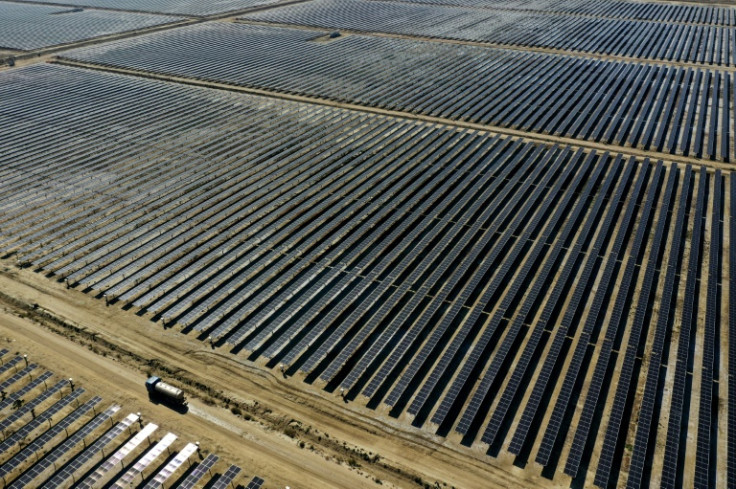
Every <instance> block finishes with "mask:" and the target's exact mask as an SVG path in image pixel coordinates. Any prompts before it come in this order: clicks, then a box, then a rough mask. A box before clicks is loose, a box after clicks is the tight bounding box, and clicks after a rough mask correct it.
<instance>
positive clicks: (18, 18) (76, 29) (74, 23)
mask: <svg viewBox="0 0 736 489" xmlns="http://www.w3.org/2000/svg"><path fill="white" fill-rule="evenodd" d="M181 20H182V18H180V17H172V16H164V15H152V14H138V13H132V12H130V13H128V12H110V11H105V10H80V9H72V8H70V7H61V6H59V7H52V6H49V5H38V4H22V3H14V2H0V49H17V50H21V51H29V50H34V49H40V48H46V47H51V46H56V45H60V44H68V43H73V42H79V41H85V40H88V39H93V38H96V37H102V36H107V35H110V34H116V33H120V32H126V31H134V30H138V29H145V28H148V27H153V26H158V25H165V24H170V23H173V22H179V21H181Z"/></svg>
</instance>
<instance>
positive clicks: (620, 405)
mask: <svg viewBox="0 0 736 489" xmlns="http://www.w3.org/2000/svg"><path fill="white" fill-rule="evenodd" d="M673 170H674V169H673ZM691 176H692V168H691V167H689V166H688V167H686V168H685V175H684V176H683V184H682V188H681V193H680V199H679V203H678V212H677V217H676V220H675V229H674V237H675V239H674V240H673V242H672V245H671V247H670V254H669V259H668V265H667V270H666V274H665V278H664V281H663V282H662V283H663V287H664V290H663V293H662V299H661V305H660V309H659V311H660V312H659V317H658V318H657V324H656V330H655V339H654V342H653V344H652V351H651V358H652V359H651V360H650V365H649V369H648V371H647V378H646V383H645V387H644V396H643V401H642V404H641V407H640V412H639V418H638V422H637V429H636V436H635V441H634V449H633V454H632V462H633V461H636V466H634V465H632V469H631V470H630V473H629V480H631V481H632V482H633V481H635V480H636V479H637V478H636V473H637V472H640V471H643V469H644V462H643V460H644V459H645V457H646V452H647V447H648V440H649V430H650V427H651V422H652V417H653V411H654V408H655V401H654V397H655V395H656V391H657V389H658V383H659V371H660V363H661V355H662V350H663V348H664V341H665V337H666V336H667V330H668V322H669V310H670V304H671V302H672V301H673V300H674V299H675V297H674V295H673V294H676V288H675V287H674V285H675V284H676V281H675V276H676V273H677V263H678V262H679V260H680V250H681V244H682V239H681V237H682V235H683V229H684V225H685V215H686V211H687V206H686V202H687V198H688V195H689V189H690V183H691V179H692V178H691ZM671 178H672V177H671ZM632 340H637V339H636V338H632ZM637 354H638V340H637V344H636V345H634V344H631V345H629V347H628V348H627V351H626V357H625V361H624V365H623V369H622V371H621V373H620V378H619V383H618V385H617V386H616V393H615V398H614V407H613V409H612V411H611V414H610V416H609V422H608V427H607V428H606V433H605V437H604V442H603V447H602V450H601V454H600V457H599V462H598V467H597V469H596V474H595V485H597V486H599V487H607V486H608V483H609V479H610V477H611V469H612V466H613V463H614V456H615V452H616V450H617V443H618V440H619V432H620V430H621V429H622V428H624V427H623V426H622V425H621V420H622V418H623V415H624V410H625V409H626V404H627V402H628V401H627V398H628V392H629V389H630V382H631V376H632V373H633V365H634V361H635V357H636V355H637ZM632 474H633V476H632Z"/></svg>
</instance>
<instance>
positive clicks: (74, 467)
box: [42, 406, 138, 489]
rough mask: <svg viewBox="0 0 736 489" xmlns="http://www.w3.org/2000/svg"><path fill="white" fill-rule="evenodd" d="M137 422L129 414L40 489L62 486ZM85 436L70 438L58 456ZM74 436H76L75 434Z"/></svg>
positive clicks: (134, 417) (132, 415) (136, 418)
mask: <svg viewBox="0 0 736 489" xmlns="http://www.w3.org/2000/svg"><path fill="white" fill-rule="evenodd" d="M116 407H117V406H116ZM118 409H119V408H118ZM95 419H97V418H95ZM137 420H138V416H137V415H136V414H129V415H128V416H127V417H126V418H125V419H123V420H122V421H120V422H119V423H117V424H116V425H115V426H113V427H112V428H111V429H109V430H108V431H107V432H106V433H105V434H104V435H102V436H101V437H100V438H98V439H97V440H95V442H94V443H92V444H91V445H89V446H88V447H87V448H86V449H85V450H83V451H82V452H81V453H80V454H79V455H77V456H76V457H74V459H73V460H72V461H71V462H69V463H68V464H66V465H65V466H64V467H63V468H62V469H61V470H60V471H58V472H57V473H56V474H55V475H54V477H53V478H52V479H50V480H48V481H47V482H46V483H45V484H44V485H43V486H42V487H43V488H44V489H51V488H56V487H59V486H60V485H62V484H64V483H65V482H66V480H67V479H69V478H70V477H72V476H73V475H74V474H75V473H76V472H77V471H78V470H79V469H81V468H82V467H83V466H84V465H85V464H86V463H87V462H89V461H90V460H92V458H93V457H94V456H95V455H97V454H98V453H99V452H101V451H102V449H103V448H105V447H106V446H107V445H108V444H109V443H110V442H112V441H113V440H114V439H115V438H117V437H118V436H119V435H120V434H121V433H122V432H123V431H125V430H127V429H128V428H129V427H130V425H132V424H133V423H135V422H136V421H137ZM103 421H104V420H103ZM85 428H86V426H85ZM87 434H88V433H84V435H83V436H80V437H77V438H75V437H70V438H69V439H68V440H67V441H66V442H64V444H63V445H62V447H63V449H62V452H61V453H60V455H61V454H63V453H66V452H68V451H69V450H70V449H71V448H72V447H73V446H74V445H76V444H78V443H79V442H80V441H82V439H84V436H86V435H87ZM75 436H76V433H75ZM47 458H48V457H47ZM44 460H45V459H44ZM52 463H53V462H52Z"/></svg>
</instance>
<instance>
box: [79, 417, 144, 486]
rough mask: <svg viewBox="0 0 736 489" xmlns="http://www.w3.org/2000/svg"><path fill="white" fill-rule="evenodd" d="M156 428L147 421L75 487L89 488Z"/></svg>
mask: <svg viewBox="0 0 736 489" xmlns="http://www.w3.org/2000/svg"><path fill="white" fill-rule="evenodd" d="M157 429H158V425H155V424H153V423H148V424H147V425H146V426H144V427H143V429H142V430H141V431H139V432H138V433H136V434H135V435H134V436H133V438H131V439H130V440H128V441H127V443H125V445H123V446H122V447H120V448H119V449H118V450H117V451H116V452H115V453H113V454H112V455H111V456H110V457H108V458H107V459H106V460H105V461H104V462H102V464H101V465H100V466H98V467H97V469H96V470H95V471H94V472H92V473H91V474H89V475H88V476H87V477H86V478H85V479H84V480H82V481H81V482H80V483H79V484H77V487H79V488H80V489H82V488H86V489H90V488H92V487H94V486H95V485H96V484H98V483H99V482H100V480H101V479H102V478H103V477H105V474H107V473H108V472H109V471H110V470H112V469H113V468H114V467H115V466H117V465H118V464H119V463H122V461H123V460H124V459H125V457H127V456H128V454H130V452H132V451H133V450H135V449H136V448H137V447H138V445H140V444H141V443H143V442H144V441H145V440H146V439H147V438H148V437H149V436H151V434H153V432H154V431H156V430H157Z"/></svg>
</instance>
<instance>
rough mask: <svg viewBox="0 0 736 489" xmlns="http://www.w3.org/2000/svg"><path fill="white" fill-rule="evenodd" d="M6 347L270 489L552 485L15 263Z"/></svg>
mask: <svg viewBox="0 0 736 489" xmlns="http://www.w3.org/2000/svg"><path fill="white" fill-rule="evenodd" d="M0 346H4V347H5V348H8V349H10V350H11V351H13V352H15V351H19V352H22V353H27V354H28V356H29V359H32V360H33V361H34V362H37V363H39V364H40V365H42V366H44V367H46V368H48V369H50V370H52V371H54V372H55V373H56V374H57V375H59V376H63V377H66V376H69V377H73V378H74V379H75V383H77V384H78V385H80V386H84V387H85V388H86V389H87V390H88V391H89V392H90V393H94V394H97V395H100V396H102V397H103V398H104V399H105V402H107V403H110V402H112V401H114V402H116V403H118V404H121V405H122V406H123V409H124V410H126V412H136V411H140V412H141V413H142V414H143V416H144V418H148V419H149V420H151V421H153V422H156V423H157V424H159V425H160V426H161V427H162V429H166V430H170V431H173V432H175V433H176V434H178V435H179V437H180V438H181V439H186V440H190V441H195V440H198V441H200V442H201V443H202V446H203V447H206V448H208V449H209V450H211V451H213V452H216V453H217V454H218V455H220V456H221V458H222V459H224V460H227V461H228V462H231V463H236V464H239V465H241V466H242V467H243V468H244V470H245V472H246V473H247V474H255V475H259V476H261V477H263V478H265V479H266V481H267V485H266V487H269V488H281V487H284V486H286V485H289V486H291V487H292V488H311V487H314V488H368V487H373V488H375V487H439V488H445V487H447V488H450V487H457V488H461V487H462V488H484V489H485V488H495V487H504V488H516V487H518V488H531V487H553V486H554V484H553V483H552V481H549V480H547V479H543V478H539V477H536V476H534V475H533V474H529V473H527V472H525V471H523V470H522V469H520V468H517V467H513V466H510V465H509V466H501V462H499V461H497V460H495V459H492V458H490V457H488V456H486V455H485V454H483V453H479V452H478V451H477V450H473V449H468V448H463V447H460V446H457V445H455V444H451V443H449V442H447V441H445V440H443V439H442V438H439V437H436V436H434V435H432V434H430V433H425V432H422V431H421V430H419V429H414V428H411V427H407V426H405V425H402V424H400V423H398V422H396V421H395V420H392V419H391V418H387V417H382V416H379V415H377V414H376V412H374V411H371V410H368V409H366V408H364V407H362V406H359V405H357V404H345V403H344V402H343V401H342V400H341V399H340V398H339V397H338V396H335V395H332V394H329V393H326V392H323V391H319V390H317V389H315V388H312V387H310V386H308V385H307V384H304V383H302V382H301V381H299V380H296V379H291V378H287V379H285V378H283V377H282V376H281V374H280V373H279V372H277V371H270V370H267V369H264V368H262V367H258V366H256V365H255V364H253V363H252V362H248V361H246V360H244V359H241V358H238V357H235V356H233V355H230V354H227V353H226V352H223V351H219V350H212V349H211V348H210V346H209V345H208V344H207V343H203V342H200V341H198V340H196V339H195V338H193V337H190V336H185V335H182V334H179V333H177V332H175V331H165V330H164V329H163V327H161V326H160V325H158V324H155V323H152V322H151V321H149V320H148V319H145V318H142V317H139V316H137V315H135V314H133V313H132V312H130V311H123V310H121V309H119V308H118V307H114V306H112V307H107V308H106V307H105V306H104V303H103V302H102V301H100V300H97V299H94V298H93V297H90V296H88V295H85V294H83V293H82V292H80V291H77V290H73V289H72V290H68V289H66V288H65V286H64V285H63V284H61V283H59V282H56V281H54V280H50V279H49V278H46V277H44V276H42V275H40V274H38V273H35V272H33V271H31V270H28V269H18V268H16V267H15V266H14V265H13V264H12V262H11V261H9V260H4V261H2V262H0ZM152 373H155V374H158V375H161V376H162V377H164V378H165V379H166V380H167V381H172V383H175V384H177V385H179V386H181V387H183V388H184V389H185V390H186V391H187V392H188V394H189V397H190V411H189V413H187V414H185V415H181V414H178V413H176V412H174V411H172V410H170V409H168V408H166V407H165V406H162V405H155V404H152V403H151V402H150V401H149V399H148V396H147V394H146V391H145V389H144V386H143V382H144V381H145V378H146V376H147V375H149V374H152ZM302 446H303V448H302Z"/></svg>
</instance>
